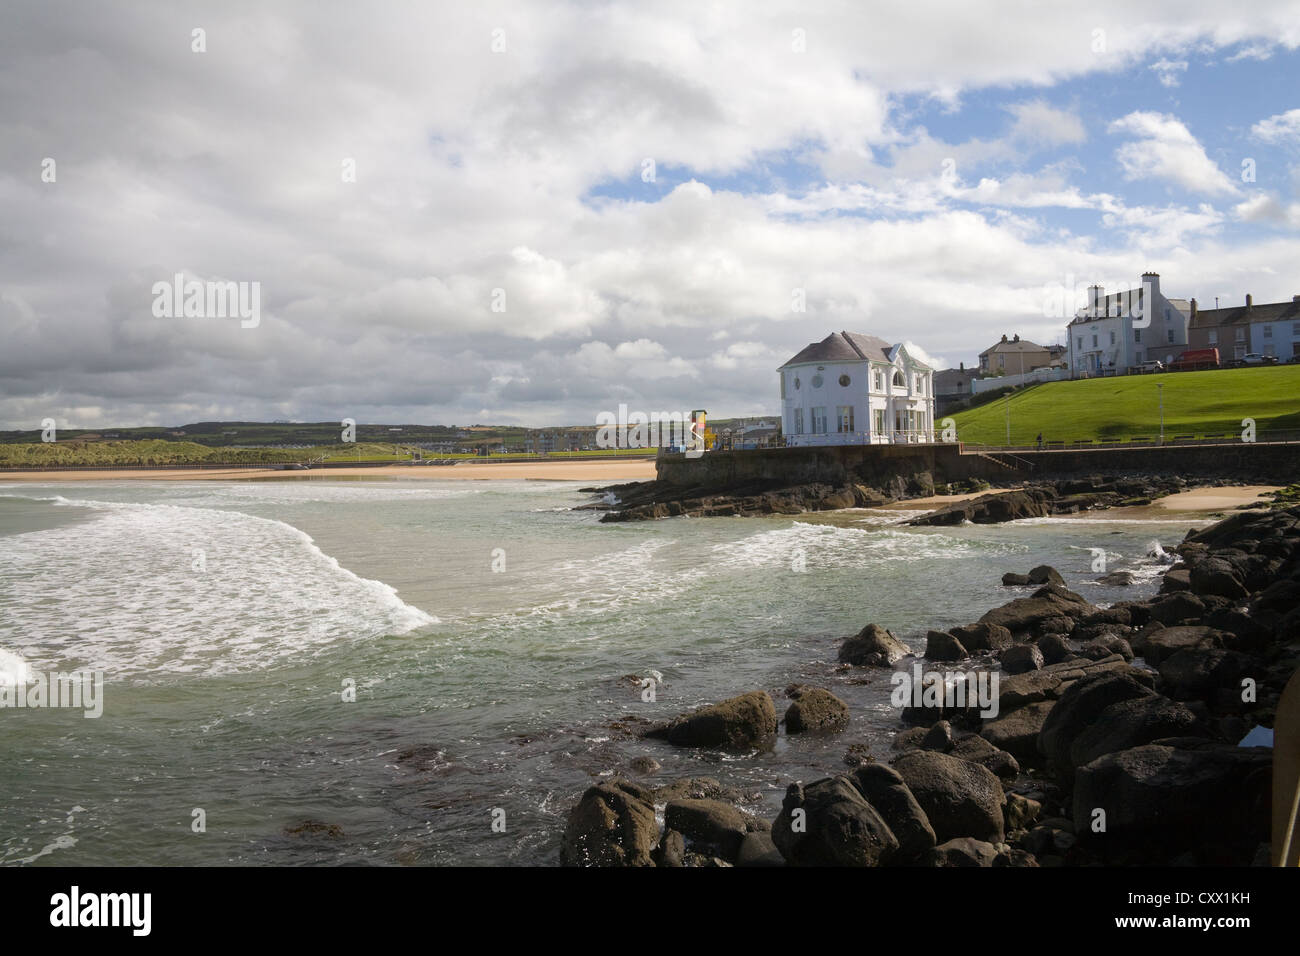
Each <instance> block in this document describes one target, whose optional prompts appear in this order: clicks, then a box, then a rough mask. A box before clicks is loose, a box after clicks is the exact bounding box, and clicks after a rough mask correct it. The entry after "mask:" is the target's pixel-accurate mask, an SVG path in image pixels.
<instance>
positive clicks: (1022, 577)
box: [1002, 571, 1029, 588]
mask: <svg viewBox="0 0 1300 956" xmlns="http://www.w3.org/2000/svg"><path fill="white" fill-rule="evenodd" d="M1028 585H1029V575H1027V574H1016V573H1015V572H1014V571H1008V572H1007V573H1006V574H1004V575H1002V586H1003V587H1008V588H1023V587H1027V586H1028Z"/></svg>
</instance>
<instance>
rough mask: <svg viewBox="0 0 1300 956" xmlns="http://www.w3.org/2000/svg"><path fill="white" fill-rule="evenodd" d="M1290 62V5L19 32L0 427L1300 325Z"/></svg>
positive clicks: (89, 18)
mask: <svg viewBox="0 0 1300 956" xmlns="http://www.w3.org/2000/svg"><path fill="white" fill-rule="evenodd" d="M880 7H885V9H880ZM1298 48H1300V2H1297V0H1288V2H1270V0H1252V2H1251V3H1250V4H1242V3H1224V2H1213V3H1212V2H1205V0H1176V2H1173V0H1171V2H1138V0H1093V2H1088V3H1080V4H1068V3H1061V4H1050V5H1048V4H1034V3H1030V2H1015V0H1001V2H996V3H995V2H979V0H962V2H955V0H954V2H948V3H938V2H932V0H909V2H908V3H906V4H883V5H882V4H862V3H849V2H844V3H808V2H796V3H788V4H783V3H762V2H750V3H735V4H732V3H708V2H684V3H673V2H663V3H655V4H645V3H622V2H570V3H564V2H545V0H542V2H530V3H526V4H525V3H492V2H484V3H475V4H463V5H451V4H429V3H420V2H413V3H400V2H390V0H385V2H379V3H374V4H360V3H355V2H347V3H340V2H320V0H312V2H306V0H304V2H293V0H288V2H280V3H276V4H263V3H240V2H221V3H215V2H208V3H187V2H166V3H164V2H156V3H155V2H133V3H122V2H113V0H109V2H102V3H95V4H83V3H70V2H63V0H44V2H29V0H17V2H7V3H5V4H4V5H3V7H0V210H2V211H3V213H2V215H0V428H7V429H17V428H21V429H34V428H40V427H41V422H42V421H43V420H44V419H47V418H53V419H54V420H55V422H56V423H57V425H58V426H59V427H81V428H99V427H107V426H111V425H118V426H130V425H180V424H184V423H188V422H194V421H210V420H277V419H290V420H298V421H330V420H340V421H341V420H342V419H343V418H352V419H354V420H356V421H358V422H391V423H419V424H448V425H455V424H459V425H468V424H477V423H484V424H488V423H491V424H522V425H529V426H543V425H554V424H586V423H594V422H595V421H596V416H597V415H598V414H600V413H601V412H602V411H616V410H617V409H618V406H619V405H620V404H625V405H627V406H628V407H629V408H630V409H631V410H644V411H659V410H663V411H677V410H681V411H689V410H691V409H695V408H706V409H708V410H709V413H710V416H711V417H715V418H717V417H729V416H734V415H770V414H773V413H775V412H776V411H777V410H778V406H779V386H778V378H777V374H776V369H777V368H778V367H779V366H780V365H781V364H782V363H783V362H785V361H786V360H787V359H789V358H790V357H791V356H793V355H794V354H795V353H796V352H797V351H798V350H799V349H801V348H803V347H804V346H805V345H807V344H808V343H809V342H813V341H818V340H820V339H822V338H824V337H825V336H826V335H827V334H829V333H830V332H832V331H837V330H841V329H843V330H848V331H854V332H862V333H866V334H869V335H876V336H879V337H881V338H884V339H887V340H888V341H890V342H898V341H907V342H910V343H912V344H913V345H914V346H915V347H916V348H917V349H919V350H920V352H921V354H924V355H927V356H929V357H930V360H931V361H932V364H933V365H934V366H935V367H936V368H944V367H956V366H957V365H958V363H959V362H965V363H966V364H967V365H970V364H972V363H974V362H975V361H976V356H977V355H978V353H979V352H980V351H982V350H983V349H984V348H986V347H988V346H989V345H991V344H993V343H994V342H996V341H997V340H998V339H999V338H1000V337H1001V336H1002V335H1003V334H1006V335H1008V336H1011V335H1015V334H1019V335H1020V336H1021V337H1022V338H1026V339H1030V340H1032V341H1035V342H1039V343H1040V344H1050V343H1055V342H1062V341H1064V329H1065V324H1066V321H1067V320H1068V317H1069V315H1070V314H1072V313H1073V311H1074V308H1075V306H1076V305H1082V303H1083V297H1084V295H1085V294H1086V289H1087V287H1088V286H1089V285H1092V284H1093V283H1098V284H1101V285H1103V286H1104V287H1105V288H1106V289H1107V291H1117V290H1120V289H1124V288H1132V287H1136V286H1138V285H1139V284H1140V276H1141V274H1142V273H1143V272H1145V271H1147V270H1153V271H1156V272H1158V273H1160V276H1161V287H1162V291H1163V292H1164V293H1165V294H1166V295H1167V296H1170V297H1181V298H1187V299H1190V298H1192V297H1196V298H1197V299H1198V302H1199V303H1200V304H1202V305H1205V306H1207V307H1208V306H1209V305H1211V304H1212V303H1213V301H1214V300H1215V298H1216V297H1218V298H1219V300H1220V302H1221V304H1225V305H1226V304H1229V303H1235V302H1238V301H1244V299H1245V296H1246V294H1247V293H1250V294H1252V295H1253V296H1254V301H1255V302H1273V301H1280V300H1283V299H1289V298H1290V297H1291V296H1293V295H1297V294H1300V49H1298ZM177 274H179V275H181V276H182V277H183V280H182V281H184V282H191V283H197V284H199V286H198V287H199V288H201V289H203V290H205V291H206V290H207V289H208V287H209V285H215V284H217V283H227V282H233V283H245V284H246V285H245V286H243V288H244V289H245V290H247V291H248V292H249V294H250V295H251V294H252V292H254V291H256V294H257V299H256V302H257V304H258V309H257V311H256V317H255V319H253V318H248V317H244V318H241V316H240V315H230V314H226V315H219V314H218V315H214V314H203V315H194V314H191V315H186V314H185V310H184V309H183V308H180V307H179V304H177V303H164V302H162V301H161V298H162V297H161V295H160V286H159V284H160V283H165V284H168V285H170V284H171V283H172V282H173V277H174V276H176V275H177ZM250 302H251V300H250ZM197 311H204V310H197ZM247 315H252V313H251V312H250V313H247Z"/></svg>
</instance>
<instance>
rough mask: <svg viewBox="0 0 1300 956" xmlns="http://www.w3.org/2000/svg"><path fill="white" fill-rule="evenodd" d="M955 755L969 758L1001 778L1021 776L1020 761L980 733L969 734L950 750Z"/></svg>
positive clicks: (1009, 778)
mask: <svg viewBox="0 0 1300 956" xmlns="http://www.w3.org/2000/svg"><path fill="white" fill-rule="evenodd" d="M948 753H949V754H951V755H952V756H954V757H960V758H961V759H962V760H969V761H970V762H971V763H977V764H979V765H980V766H981V767H984V768H985V769H987V770H990V771H992V772H993V775H994V776H995V777H997V778H998V779H999V780H1015V779H1016V777H1018V776H1020V763H1019V762H1018V761H1017V760H1016V758H1015V757H1013V756H1011V754H1009V753H1007V752H1006V751H1005V750H999V749H998V748H997V747H995V746H993V744H991V743H989V742H988V741H987V740H985V739H984V738H983V737H981V736H980V735H979V734H967V735H966V736H965V737H962V738H961V739H960V740H958V741H957V742H956V743H955V744H953V747H952V750H950V751H948Z"/></svg>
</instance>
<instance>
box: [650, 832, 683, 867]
mask: <svg viewBox="0 0 1300 956" xmlns="http://www.w3.org/2000/svg"><path fill="white" fill-rule="evenodd" d="M651 857H652V859H653V860H654V863H655V865H656V866H666V867H672V866H685V865H686V838H685V837H684V836H682V835H681V834H680V833H678V832H677V831H676V830H673V829H668V830H665V831H664V835H663V837H661V838H660V840H659V845H658V846H657V847H655V850H654V853H653V854H651Z"/></svg>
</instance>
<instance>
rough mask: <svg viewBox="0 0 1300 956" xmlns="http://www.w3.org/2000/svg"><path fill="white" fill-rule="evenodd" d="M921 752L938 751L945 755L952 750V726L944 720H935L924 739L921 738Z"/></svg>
mask: <svg viewBox="0 0 1300 956" xmlns="http://www.w3.org/2000/svg"><path fill="white" fill-rule="evenodd" d="M921 749H922V750H938V751H939V752H940V753H947V752H948V751H949V750H951V749H952V724H950V723H948V721H946V720H937V721H935V722H934V726H932V727H931V728H930V729H929V730H928V731H926V734H925V736H924V737H922V738H921Z"/></svg>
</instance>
